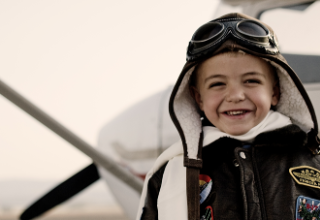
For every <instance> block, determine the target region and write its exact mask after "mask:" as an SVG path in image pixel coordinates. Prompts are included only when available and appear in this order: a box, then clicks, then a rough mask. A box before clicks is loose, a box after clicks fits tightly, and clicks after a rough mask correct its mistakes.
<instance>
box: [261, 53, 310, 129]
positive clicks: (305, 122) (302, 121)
mask: <svg viewBox="0 0 320 220" xmlns="http://www.w3.org/2000/svg"><path fill="white" fill-rule="evenodd" d="M264 60H266V61H267V62H269V63H270V64H271V65H272V66H274V67H275V68H276V70H277V74H278V77H279V84H280V93H281V95H280V100H279V103H278V104H277V106H276V109H277V111H278V112H280V113H282V114H284V115H286V116H288V117H289V118H291V121H292V123H293V124H296V125H298V126H299V127H300V128H301V129H302V130H303V131H305V132H308V131H310V129H311V128H313V121H312V118H311V115H310V112H309V109H308V106H307V104H306V102H305V100H304V98H303V97H302V95H301V94H300V92H299V90H298V88H297V86H296V85H295V84H294V82H293V80H292V79H291V77H290V76H289V74H288V73H287V71H286V70H285V69H283V68H282V67H281V66H280V65H278V64H276V63H275V62H273V61H270V60H268V59H264Z"/></svg>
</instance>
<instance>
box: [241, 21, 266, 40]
mask: <svg viewBox="0 0 320 220" xmlns="http://www.w3.org/2000/svg"><path fill="white" fill-rule="evenodd" d="M237 28H238V30H239V31H240V32H242V33H243V34H247V35H251V36H254V37H265V36H267V35H268V34H269V33H268V31H267V30H265V29H264V28H263V27H261V26H260V25H259V24H257V23H255V22H253V21H244V22H240V23H239V24H238V27H237Z"/></svg>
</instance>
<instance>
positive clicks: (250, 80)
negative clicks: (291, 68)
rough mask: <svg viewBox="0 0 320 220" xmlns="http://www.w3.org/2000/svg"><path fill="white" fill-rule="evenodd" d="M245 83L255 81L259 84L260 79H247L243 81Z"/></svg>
mask: <svg viewBox="0 0 320 220" xmlns="http://www.w3.org/2000/svg"><path fill="white" fill-rule="evenodd" d="M245 83H257V84H259V83H260V80H257V79H248V80H246V81H245Z"/></svg>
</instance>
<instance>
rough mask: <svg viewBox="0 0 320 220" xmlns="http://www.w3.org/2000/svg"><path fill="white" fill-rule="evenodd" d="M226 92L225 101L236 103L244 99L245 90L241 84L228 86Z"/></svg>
mask: <svg viewBox="0 0 320 220" xmlns="http://www.w3.org/2000/svg"><path fill="white" fill-rule="evenodd" d="M226 92H227V94H226V96H225V100H226V101H227V102H234V103H237V102H241V101H243V100H245V98H246V96H245V92H244V90H243V88H241V86H229V88H228V89H227V91H226Z"/></svg>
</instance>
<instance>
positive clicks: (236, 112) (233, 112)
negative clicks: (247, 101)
mask: <svg viewBox="0 0 320 220" xmlns="http://www.w3.org/2000/svg"><path fill="white" fill-rule="evenodd" d="M247 112H248V111H245V110H241V111H227V112H226V114H227V115H231V116H234V115H243V114H245V113H247Z"/></svg>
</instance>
